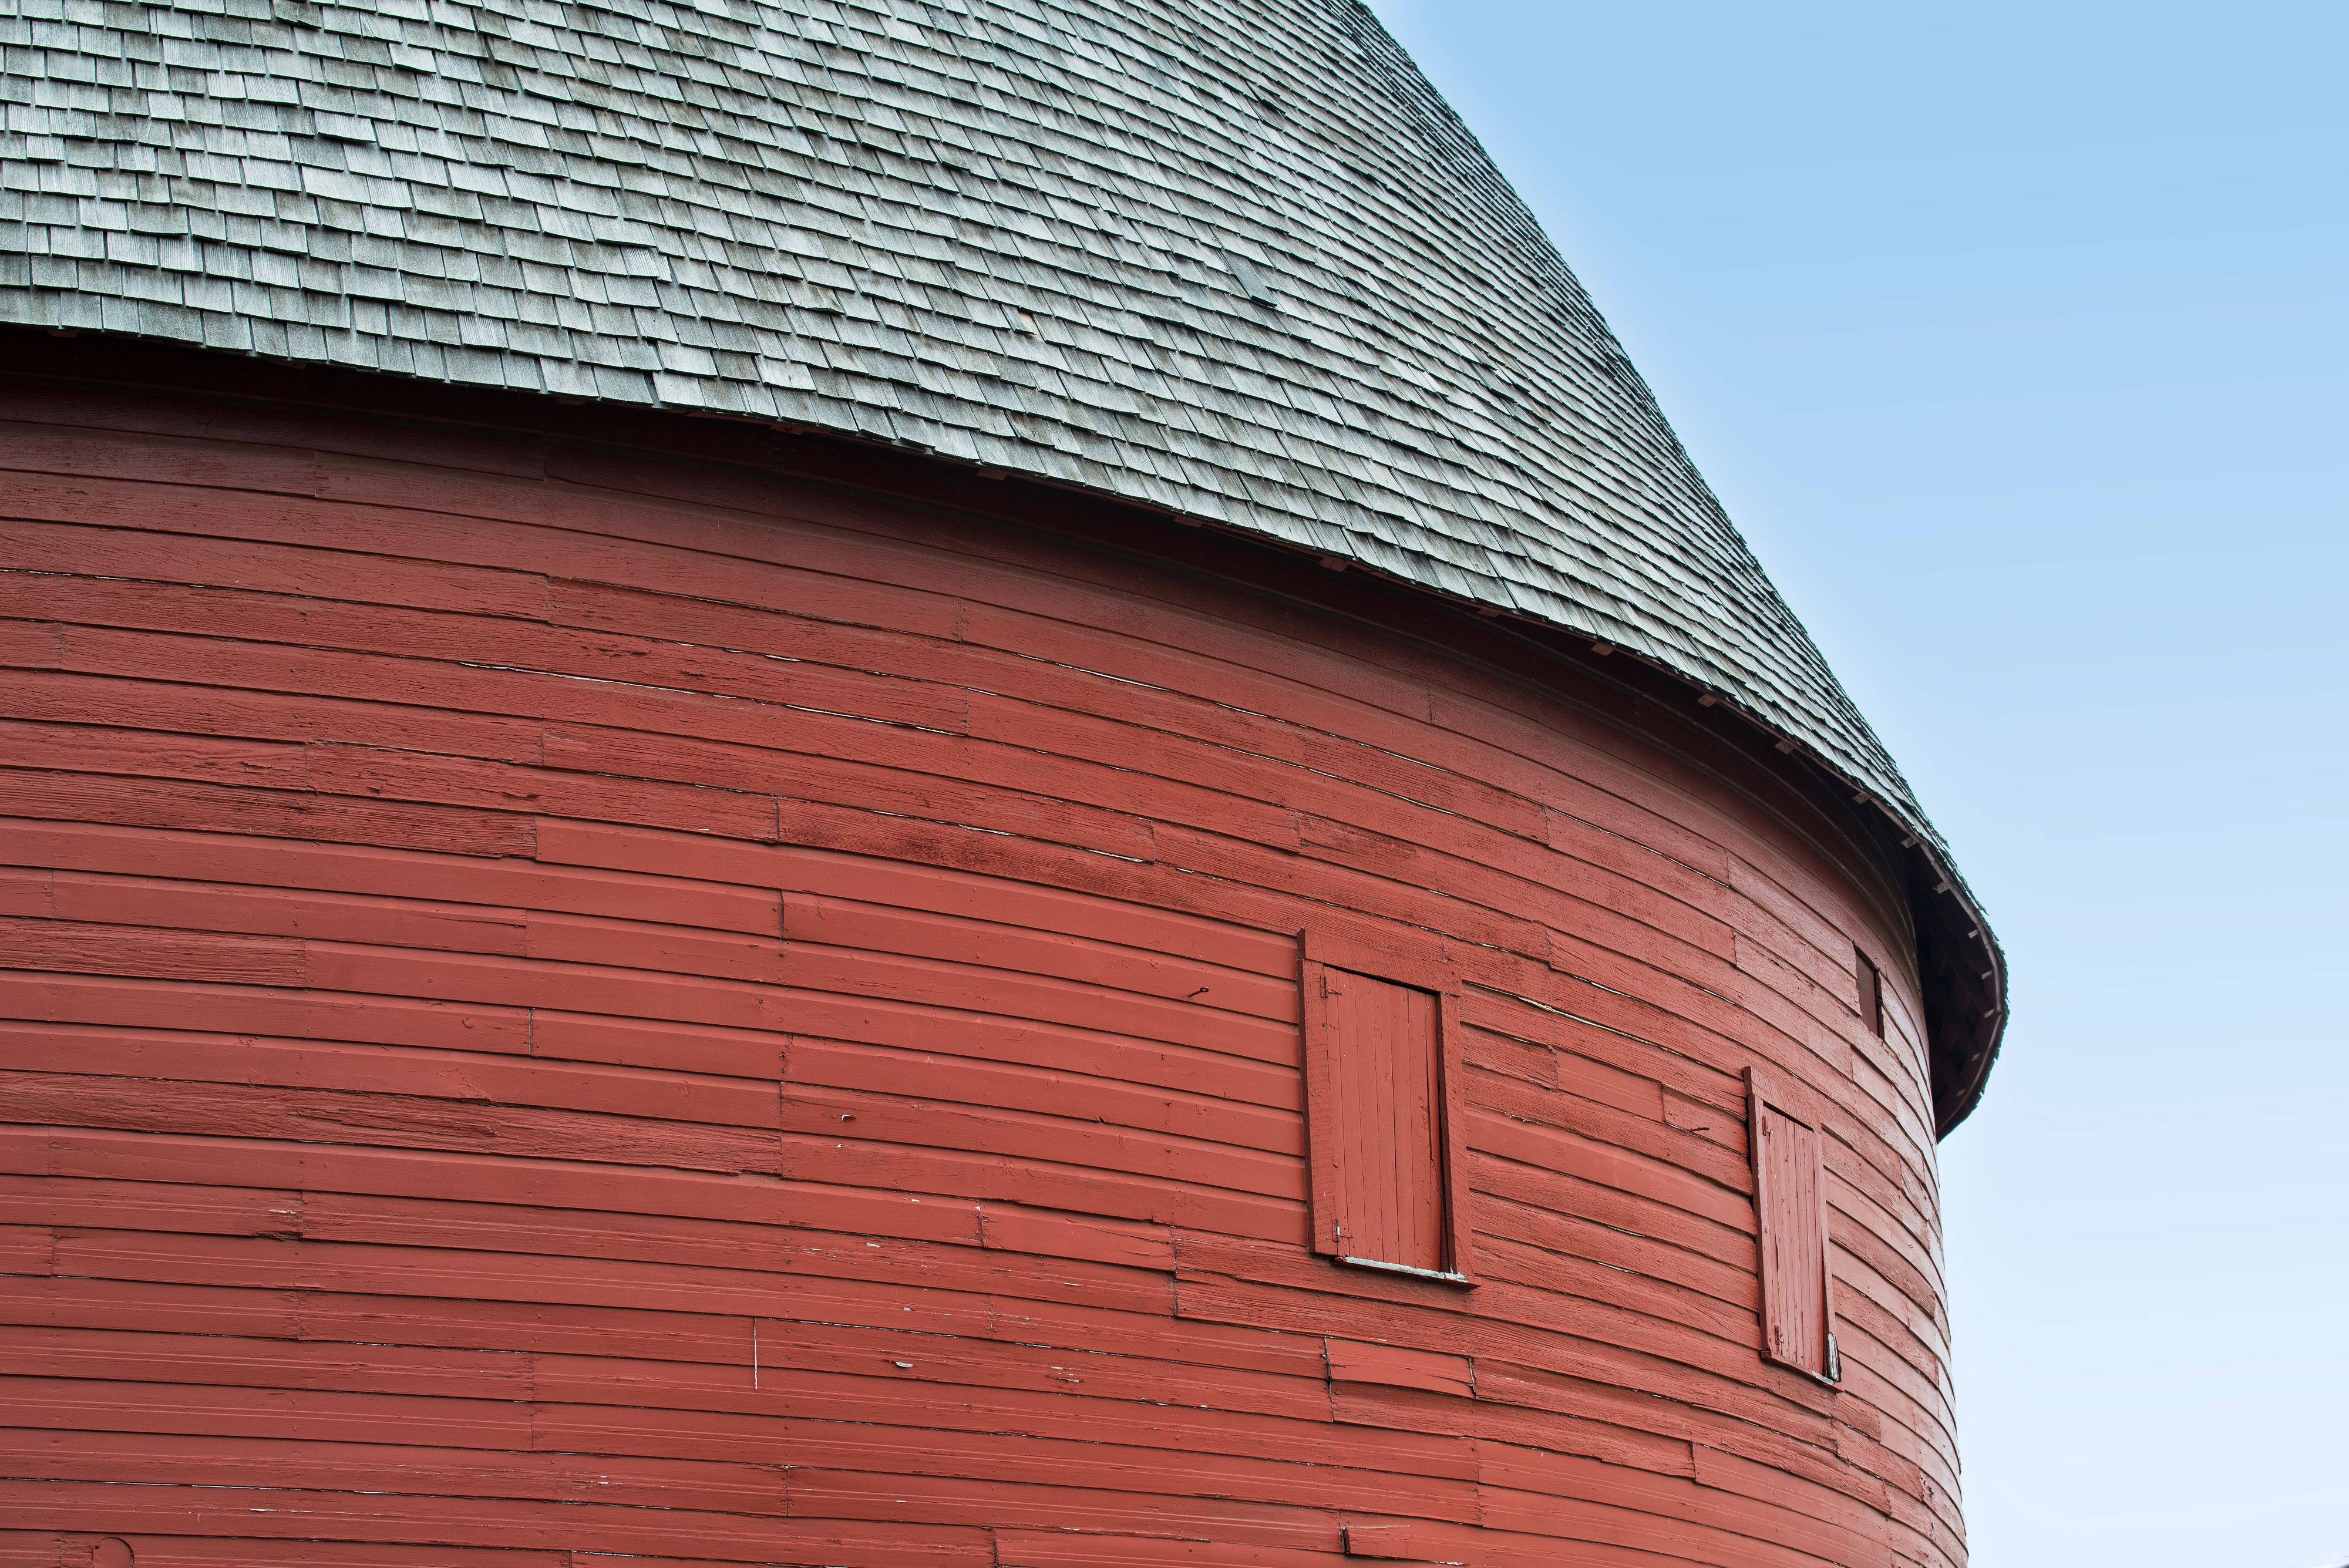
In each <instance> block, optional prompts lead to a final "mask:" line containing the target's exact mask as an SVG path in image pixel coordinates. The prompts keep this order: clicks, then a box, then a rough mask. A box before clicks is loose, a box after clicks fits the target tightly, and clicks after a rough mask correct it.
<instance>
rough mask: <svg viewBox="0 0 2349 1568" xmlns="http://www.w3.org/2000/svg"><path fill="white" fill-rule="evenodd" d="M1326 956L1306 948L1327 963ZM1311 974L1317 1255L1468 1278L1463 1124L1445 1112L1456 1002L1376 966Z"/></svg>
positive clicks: (1308, 1020) (1356, 964)
mask: <svg viewBox="0 0 2349 1568" xmlns="http://www.w3.org/2000/svg"><path fill="white" fill-rule="evenodd" d="M1330 950H1331V944H1328V943H1319V944H1315V943H1311V942H1310V941H1309V946H1308V951H1309V953H1313V952H1316V951H1319V952H1323V953H1327V952H1329V951H1330ZM1374 967H1375V968H1385V969H1387V970H1389V971H1393V970H1396V969H1404V970H1413V969H1414V966H1411V965H1408V964H1404V963H1402V962H1401V961H1382V960H1381V957H1380V956H1379V955H1363V954H1352V955H1350V963H1348V964H1340V963H1332V962H1322V961H1308V962H1307V963H1306V965H1305V972H1304V977H1303V978H1304V985H1305V992H1306V995H1305V1003H1306V1005H1305V1024H1306V1070H1307V1096H1306V1098H1307V1106H1308V1112H1309V1121H1310V1126H1309V1129H1308V1132H1309V1158H1310V1159H1311V1161H1312V1165H1313V1170H1312V1177H1313V1181H1312V1197H1313V1216H1312V1222H1313V1246H1314V1250H1315V1251H1319V1252H1322V1253H1324V1254H1327V1255H1329V1256H1330V1257H1334V1258H1337V1259H1338V1260H1340V1262H1350V1263H1357V1264H1363V1265H1369V1266H1373V1267H1384V1268H1397V1269H1407V1270H1411V1271H1413V1272H1421V1273H1427V1274H1437V1275H1443V1276H1445V1277H1447V1278H1464V1276H1465V1274H1466V1272H1467V1271H1466V1268H1465V1267H1464V1264H1465V1261H1466V1244H1465V1239H1464V1234H1463V1233H1462V1231H1463V1221H1462V1219H1461V1210H1462V1205H1461V1203H1460V1202H1459V1194H1458V1193H1457V1191H1456V1189H1455V1184H1454V1166H1455V1163H1456V1162H1455V1160H1454V1155H1453V1147H1452V1146H1453V1144H1454V1141H1455V1138H1456V1135H1457V1130H1458V1118H1457V1116H1456V1114H1455V1113H1454V1111H1453V1110H1452V1107H1451V1106H1450V1105H1449V1104H1448V1103H1447V1100H1448V1095H1449V1091H1450V1090H1451V1088H1452V1086H1453V1085H1454V1084H1456V1083H1457V1079H1458V1075H1457V1069H1456V1068H1455V1067H1453V1066H1451V1065H1450V1064H1447V1062H1446V1060H1445V1058H1446V1054H1447V1045H1448V1044H1449V1043H1450V1042H1451V1040H1452V1039H1453V1038H1454V1031H1453V1030H1451V1029H1450V1027H1449V1026H1448V1019H1447V1013H1448V1012H1449V1002H1448V1000H1447V998H1446V997H1445V995H1444V992H1442V991H1441V990H1439V989H1435V988H1434V986H1432V985H1430V984H1428V983H1424V982H1426V981H1431V980H1434V981H1438V982H1439V983H1440V979H1441V977H1440V975H1434V974H1431V973H1429V972H1426V971H1414V972H1412V973H1411V974H1409V975H1408V977H1407V978H1408V980H1416V981H1422V982H1423V983H1418V984H1413V983H1407V982H1406V980H1405V979H1390V978H1387V977H1386V976H1383V975H1380V974H1376V973H1370V972H1365V971H1367V970H1370V969H1372V968H1374Z"/></svg>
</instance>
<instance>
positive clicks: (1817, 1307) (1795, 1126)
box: [1745, 1067, 1840, 1381]
mask: <svg viewBox="0 0 2349 1568" xmlns="http://www.w3.org/2000/svg"><path fill="white" fill-rule="evenodd" d="M1745 1074H1746V1084H1747V1088H1748V1102H1747V1104H1748V1110H1747V1115H1746V1127H1747V1128H1748V1130H1749V1134H1750V1137H1751V1139H1752V1144H1753V1153H1754V1214H1755V1217H1756V1219H1757V1220H1758V1222H1759V1224H1760V1231H1759V1232H1758V1235H1757V1237H1756V1241H1757V1242H1758V1244H1759V1247H1760V1251H1761V1267H1762V1354H1763V1355H1764V1356H1766V1357H1768V1358H1769V1359H1770V1360H1772V1361H1775V1362H1777V1363H1778V1364H1779V1365H1781V1366H1791V1367H1793V1368H1794V1369H1795V1371H1797V1372H1802V1373H1807V1374H1808V1375H1809V1376H1813V1377H1819V1378H1826V1379H1828V1380H1830V1381H1834V1380H1837V1379H1838V1378H1839V1376H1840V1374H1839V1369H1838V1368H1837V1365H1836V1360H1837V1357H1836V1341H1835V1323H1834V1304H1833V1303H1834V1293H1833V1290H1832V1287H1831V1285H1830V1282H1829V1280H1828V1274H1827V1199H1826V1183H1825V1180H1824V1178H1823V1175H1822V1170H1821V1158H1822V1152H1823V1151H1822V1149H1821V1147H1820V1132H1819V1124H1820V1120H1821V1118H1820V1116H1819V1115H1818V1113H1817V1112H1816V1111H1815V1110H1812V1109H1809V1108H1807V1102H1808V1099H1809V1096H1805V1095H1801V1094H1797V1093H1795V1091H1794V1090H1793V1089H1792V1088H1791V1086H1790V1085H1787V1084H1786V1083H1785V1082H1784V1081H1783V1080H1781V1079H1780V1078H1779V1077H1778V1076H1777V1075H1776V1074H1775V1073H1770V1072H1766V1071H1764V1069H1762V1068H1760V1067H1748V1068H1747V1069H1746V1070H1745Z"/></svg>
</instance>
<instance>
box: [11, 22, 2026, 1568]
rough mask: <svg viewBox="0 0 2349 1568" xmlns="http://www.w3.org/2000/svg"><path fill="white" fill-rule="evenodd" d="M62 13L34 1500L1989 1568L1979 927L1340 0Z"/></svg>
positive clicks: (194, 1518) (472, 1560) (19, 561)
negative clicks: (1974, 1189)
mask: <svg viewBox="0 0 2349 1568" xmlns="http://www.w3.org/2000/svg"><path fill="white" fill-rule="evenodd" d="M0 38H5V44H6V49H5V71H6V72H7V73H8V75H7V80H6V84H5V91H6V97H7V101H8V103H9V104H10V105H11V106H12V107H11V108H10V109H9V110H8V118H7V119H6V120H5V130H0V165H5V188H0V244H5V254H0V323H5V327H0V349H5V351H0V471H5V479H0V514H5V516H4V517H0V528H5V542H0V567H5V570H0V592H5V596H6V602H5V606H0V616H5V619H0V680H5V682H6V693H7V694H6V700H5V704H0V714H5V722H0V736H5V741H6V743H7V747H8V754H7V756H6V758H5V766H6V770H7V771H6V773H5V783H0V930H4V931H5V954H6V963H7V969H6V971H5V973H0V1018H5V1019H6V1020H8V1021H9V1022H6V1023H0V1029H5V1055H0V1068H5V1071H0V1096H5V1101H0V1116H5V1127H0V1150H5V1163H0V1194H5V1212H0V1346H5V1352H6V1365H5V1368H0V1371H5V1375H6V1378H7V1383H6V1389H5V1398H0V1428H5V1431H6V1434H7V1437H6V1440H7V1444H8V1448H7V1453H8V1466H7V1469H6V1471H5V1479H0V1500H5V1501H4V1502H0V1561H5V1562H7V1563H37V1564H43V1565H48V1564H64V1563H71V1564H82V1563H98V1564H107V1565H109V1568H122V1565H126V1564H133V1563H136V1564H144V1565H147V1568H156V1565H159V1564H169V1565H181V1564H186V1565H191V1568H199V1565H200V1568H228V1565H231V1564H236V1565H245V1564H273V1563H305V1564H313V1565H319V1568H394V1565H398V1568H406V1565H410V1564H430V1565H433V1568H594V1565H599V1564H609V1565H611V1568H622V1564H623V1563H626V1562H635V1563H644V1564H651V1565H654V1568H658V1565H661V1564H681V1563H727V1564H740V1563H772V1564H805V1565H823V1564H854V1565H863V1568H894V1565H899V1564H903V1565H907V1568H911V1565H915V1564H921V1565H936V1568H949V1565H958V1564H972V1565H978V1564H988V1565H1021V1568H1083V1565H1104V1568H1107V1565H1117V1568H1125V1565H1130V1564H1177V1563H1180V1564H1254V1565H1260V1568H1307V1565H1309V1564H1317V1563H1327V1562H1332V1561H1335V1560H1337V1559H1340V1558H1341V1557H1351V1558H1364V1559H1373V1560H1384V1561H1389V1562H1399V1563H1475V1564H1489V1565H1494V1568H1514V1565H1517V1564H1527V1565H1530V1564H1545V1565H1547V1564H1553V1563H1562V1562H1563V1563H1596V1564H1619V1565H1623V1568H1636V1565H1640V1564H1661V1563H1707V1564H1718V1565H1722V1568H1744V1565H1746V1564H1765V1565H1771V1568H1800V1565H1804V1564H1830V1563H1832V1564H1838V1565H1861V1564H1865V1565H1880V1568H1954V1565H1956V1564H1958V1563H1962V1562H1963V1560H1964V1555H1965V1549H1964V1545H1963V1535H1962V1525H1961V1519H1960V1516H1959V1509H1958V1502H1957V1492H1958V1457H1957V1453H1956V1449H1955V1446H1954V1438H1953V1430H1954V1428H1953V1422H1952V1417H1951V1391H1950V1382H1949V1378H1948V1375H1947V1371H1946V1349H1947V1344H1948V1322H1947V1315H1946V1312H1945V1305H1944V1293H1943V1287H1942V1281H1941V1274H1940V1242H1939V1221H1938V1218H1937V1199H1936V1175H1935V1164H1934V1144H1935V1140H1936V1139H1937V1138H1938V1137H1940V1136H1941V1135H1943V1134H1944V1133H1946V1132H1947V1131H1948V1130H1949V1129H1950V1128H1951V1127H1952V1126H1954V1125H1955V1124H1956V1123H1957V1122H1958V1121H1959V1120H1960V1119H1961V1118H1962V1117H1963V1116H1966V1115H1967V1113H1968V1112H1969V1111H1970V1110H1971V1108H1972V1106H1973V1105H1974V1103H1975V1100H1976V1099H1977V1097H1978V1096H1979V1095H1980V1094H1981V1091H1982V1083H1983V1079H1984V1076H1985V1075H1986V1073H1987V1071H1988V1069H1989V1065H1990V1063H1991V1061H1992V1057H1993V1056H1994V1054H1995V1053H1996V1049H1997V1044H1998V1039H1999V1034H2000V1030H2001V1027H2002V1022H2003V1017H2004V1011H2003V987H2004V971H2003V965H2002V959H2001V957H2000V955H1999V951H1998V949H1997V947H1996V945H1995V943H1994V942H1993V940H1992V938H1991V936H1990V933H1989V929H1988V928H1987V926H1986V925H1985V924H1984V923H1983V920H1982V916H1981V915H1980V913H1979V912H1978V910H1977V909H1976V908H1975V906H1974V904H1973V902H1972V900H1971V895H1970V894H1969V893H1968V892H1967V890H1966V888H1965V886H1964V884H1963V883H1962V882H1961V880H1960V878H1959V876H1958V873H1957V871H1956V870H1955V868H1954V867H1953V866H1952V865H1951V860H1950V858H1949V857H1948V854H1947V852H1946V850H1945V848H1944V846H1943V844H1942V842H1941V840H1940V838H1939V837H1938V836H1936V834H1935V833H1934V831H1933V829H1932V827H1931V826H1930V824H1929V823H1928V821H1927V820H1926V818H1925V816H1924V815H1923V813H1922V811H1921V810H1920V807H1919V805H1918V804H1917V802H1916V801H1915V799H1914V798H1913V797H1912V795H1911V794H1910V792H1909V788H1908V786H1907V785H1906V784H1905V783H1904V782H1903V781H1902V779H1901V776H1900V774H1899V771H1898V770H1897V768H1896V767H1895V766H1894V764H1893V763H1892V760H1891V759H1890V758H1889V756H1888V755H1887V754H1886V753H1885V751H1884V749H1883V747H1882V746H1881V745H1880V744H1879V742H1878V740H1877V739H1876V737H1875V736H1874V734H1873V733H1871V732H1870V731H1869V729H1868V725H1867V724H1866V722H1864V721H1863V720H1862V719H1861V717H1860V715H1859V714H1858V712H1857V711H1856V710H1855V709H1854V707H1853V706H1852V704H1851V702H1850V701H1849V700H1848V699H1847V697H1846V696H1845V694H1844V693H1843V691H1842V690H1841V689H1840V688H1839V687H1838V685H1837V682H1836V680H1835V678H1834V677H1833V675H1832V674H1830V673H1829V671H1828V670H1827V668H1826V665H1825V663H1824V662H1823V661H1822V659H1820V656H1819V654H1818V652H1817V650H1816V649H1815V648H1814V647H1813V645H1812V644H1811V642H1810V640H1809V639H1808V638H1807V637H1806V634H1805V633H1804V631H1803V629H1802V628H1801V626H1800V625H1799V624H1798V623H1797V622H1796V620H1795V618H1794V616H1793V615H1792V613H1791V612H1790V611H1789V610H1788V609H1787V607H1785V604H1783V603H1782V602H1781V600H1780V599H1779V597H1777V595H1776V593H1775V590H1774V589H1773V588H1772V587H1771V586H1770V584H1769V582H1768V580H1767V579H1766V578H1765V577H1764V575H1763V573H1762V570H1761V568H1760V566H1758V565H1757V564H1756V562H1755V560H1754V556H1752V554H1751V553H1750V552H1749V551H1748V549H1747V548H1746V546H1745V545H1744V542H1743V541H1742V540H1741V539H1740V538H1739V537H1738V535H1737V534H1736V533H1735V532H1734V531H1733V528H1732V527H1731V525H1730V524H1729V522H1728V521H1727V519H1726V518H1725V517H1724V516H1723V513H1722V510H1721V508H1720V506H1719V504H1717V503H1716V501H1715V500H1714V499H1713V495H1712V494H1711V493H1709V492H1708V490H1707V489H1706V487H1705V485H1704V483H1703V482H1702V479H1701V478H1700V477H1699V476H1698V474H1697V473H1696V472H1695V471H1694V469H1693V468H1692V465H1691V463H1690V462H1689V460H1688V458H1687V456H1686V455H1685V454H1684V453H1683V452H1682V449H1681V447H1680V445H1679V444H1678V442H1677V441H1675V439H1674V437H1673V435H1672V432H1671V429H1670V428H1669V427H1668V426H1667V424H1666V423H1665V421H1664V419H1663V417H1662V415H1661V413H1660V412H1659V411H1658V410H1657V407H1656V404H1655V401H1654V400H1653V399H1652V397H1651V395H1650V393H1649V391H1648V389H1647V388H1646V387H1645V386H1644V385H1643V384H1642V382H1641V381H1640V378H1639V376H1638V375H1637V374H1636V373H1635V372H1634V371H1633V370H1632V369H1631V367H1630V364H1629V363H1628V362H1627V361H1626V359H1625V358H1624V356H1623V354H1622V352H1621V350H1620V348H1619V347H1618V345H1617V343H1616V341H1615V339H1614V338H1613V337H1611V336H1610V334H1609V331H1608V329H1607V327H1606V326H1605V324H1604V323H1603V322H1602V321H1601V319H1600V318H1599V315H1598V314H1597V312H1596V311H1595V310H1594V309H1593V307H1592V306H1591V303H1590V301H1589V300H1588V297H1587V296H1585V294H1584V293H1583V291H1582V289H1581V287H1580V286H1578V284H1577V283H1576V281H1575V279H1574V277H1573V276H1572V275H1570V274H1569V273H1568V271H1567V269H1566V267H1565V265H1563V263H1562V262H1561V261H1560V260H1559V258H1558V256H1557V253H1556V252H1555V251H1554V250H1553V249H1552V247H1551V246H1550V244H1549V243H1548V242H1547V240H1546V239H1545V238H1544V236H1543V235H1542V234H1541V233H1540V231H1539V229H1538V228H1537V225H1536V224H1535V223H1534V221H1533V220H1532V218H1531V217H1530V216H1529V215H1528V213H1527V212H1526V208H1525V207H1524V206H1523V205H1522V204H1521V203H1520V202H1519V201H1518V200H1517V198H1516V196H1515V195H1514V194H1513V193H1512V192H1510V190H1509V188H1508V187H1507V185H1506V183H1504V182H1503V181H1502V180H1501V179H1500V177H1499V176H1498V174H1497V173H1496V172H1495V170H1494V168H1493V166H1492V164H1491V163H1490V162H1489V161H1488V160H1487V159H1486V157H1485V154H1484V153H1483V152H1482V151H1480V149H1479V148H1478V147H1477V145H1476V143H1475V140H1473V139H1472V138H1471V137H1470V135H1469V134H1468V132H1467V131H1466V130H1464V128H1463V127H1462V125H1461V123H1460V121H1459V120H1458V119H1457V118H1456V117H1455V116H1454V114H1453V113H1452V111H1451V110H1450V109H1447V108H1446V106H1445V105H1444V102H1443V101H1442V100H1441V99H1439V98H1438V97H1437V96H1436V95H1435V94H1434V92H1433V90H1432V89H1431V88H1429V87H1428V85H1427V83H1426V82H1425V80H1424V79H1423V78H1422V77H1421V76H1420V75H1419V74H1418V72H1417V71H1416V70H1415V69H1414V67H1413V66H1412V64H1411V62H1410V61H1409V60H1408V59H1407V58H1406V57H1404V56H1403V54H1402V51H1401V50H1400V49H1399V48H1398V47H1396V46H1395V44H1394V43H1393V42H1392V40H1391V39H1390V38H1389V37H1388V36H1386V35H1385V34H1384V33H1383V32H1382V31H1381V29H1380V27H1379V26H1378V25H1377V23H1376V22H1375V21H1374V20H1373V19H1372V18H1371V16H1370V14H1369V12H1368V11H1367V10H1366V9H1365V8H1363V7H1362V6H1361V5H1360V4H1357V3H1355V0H1194V3H1185V4H1181V5H1176V4H1172V3H1168V0H724V3H720V0H692V3H688V0H561V3H558V0H436V3H435V4H433V5H393V4H390V3H388V0H354V3H351V4H340V3H336V0H176V3H175V4H173V5H169V6H160V5H150V6H144V7H140V6H131V5H105V6H99V5H87V4H73V3H66V4H45V5H35V4H32V3H30V0H27V4H26V5H23V6H21V7H19V8H18V9H17V10H16V13H15V14H14V16H12V17H11V18H10V19H8V20H5V22H0Z"/></svg>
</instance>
